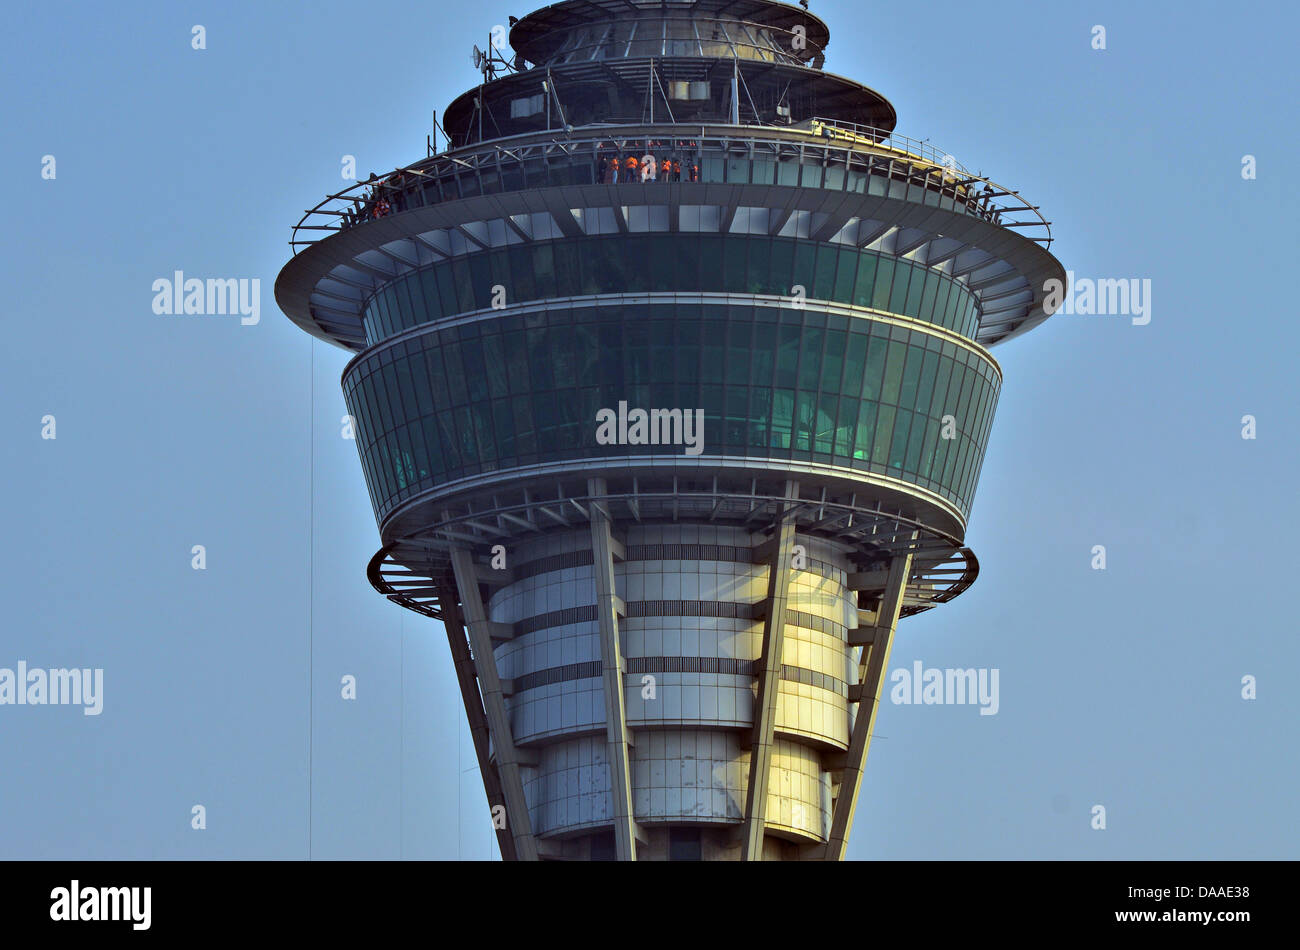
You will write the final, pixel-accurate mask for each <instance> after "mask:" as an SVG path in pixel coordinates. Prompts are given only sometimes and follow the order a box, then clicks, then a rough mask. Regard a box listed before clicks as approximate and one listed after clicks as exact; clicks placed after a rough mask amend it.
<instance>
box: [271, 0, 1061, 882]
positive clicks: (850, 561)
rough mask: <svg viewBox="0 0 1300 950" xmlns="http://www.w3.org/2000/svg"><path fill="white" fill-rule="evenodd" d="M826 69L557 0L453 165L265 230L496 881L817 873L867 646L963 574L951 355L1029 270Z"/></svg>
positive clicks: (698, 5) (670, 23)
mask: <svg viewBox="0 0 1300 950" xmlns="http://www.w3.org/2000/svg"><path fill="white" fill-rule="evenodd" d="M828 41H829V31H828V30H827V29H826V26H825V24H823V23H822V21H820V20H819V19H817V18H816V17H813V16H812V15H810V14H808V13H807V11H804V10H802V9H799V8H797V7H792V6H788V5H786V4H781V3H774V2H770V0H727V2H724V0H668V2H660V0H654V2H649V0H618V2H614V0H570V2H564V3H558V4H554V5H552V6H550V7H546V8H544V9H542V10H539V11H537V12H535V13H533V14H530V15H529V16H527V17H525V18H523V19H522V20H520V21H518V22H517V23H516V24H515V25H514V27H513V30H512V32H511V42H512V44H513V46H514V47H515V49H516V50H517V51H518V54H519V55H518V56H517V58H516V60H515V63H514V66H515V69H514V70H513V71H511V72H510V73H509V74H508V75H506V76H504V77H502V78H496V79H494V80H492V81H489V82H486V83H485V84H484V85H483V86H482V87H480V88H479V89H477V90H475V91H473V92H471V93H467V94H465V95H464V96H462V97H461V98H460V99H458V100H456V102H454V103H453V104H452V106H451V108H449V109H448V110H447V113H446V115H445V121H446V126H447V131H448V133H449V135H450V137H451V139H452V142H453V144H454V145H455V146H456V147H455V148H453V149H452V151H450V152H447V153H443V154H441V155H433V156H430V157H429V158H427V159H425V160H422V161H420V162H417V163H415V164H414V165H411V166H408V167H407V168H405V169H402V170H399V172H396V173H394V174H393V175H391V176H388V177H387V178H385V179H383V180H382V181H377V182H371V183H370V184H369V186H368V192H367V193H366V195H365V196H364V197H358V194H357V193H354V194H351V195H345V196H334V198H339V199H341V201H342V203H340V202H335V203H334V204H328V201H327V203H323V204H322V205H321V206H319V207H318V209H316V211H315V212H313V213H309V215H308V218H307V219H304V223H303V224H300V226H299V230H298V231H296V232H295V234H296V235H297V234H298V233H307V232H308V231H310V230H311V229H316V230H318V231H325V232H328V234H327V236H326V237H325V238H324V239H322V240H316V239H315V238H316V235H315V234H314V233H313V234H312V235H311V239H310V240H302V241H299V240H298V239H297V237H295V241H296V242H297V243H296V244H295V247H298V246H299V245H302V246H305V247H306V249H305V250H303V251H302V252H301V253H298V254H297V256H296V257H295V258H294V259H293V260H292V261H291V262H290V263H289V264H288V265H287V266H286V267H285V269H284V271H283V272H282V274H281V276H280V279H279V280H278V281H277V287H276V294H277V299H278V300H279V302H280V304H281V306H282V307H283V308H284V309H285V311H286V313H288V314H289V315H290V317H291V318H292V319H294V320H295V322H297V323H298V324H299V325H300V326H302V327H303V328H304V329H307V330H308V331H309V332H311V333H314V334H316V335H318V336H321V337H323V338H325V339H329V340H331V341H332V342H335V343H337V344H339V345H342V346H345V347H347V348H349V349H352V350H355V351H358V355H357V356H356V357H355V358H354V359H353V360H352V361H351V362H350V363H349V364H348V366H347V368H346V370H345V371H344V374H343V389H344V395H345V399H346V401H347V406H348V410H349V412H350V413H351V414H352V416H353V417H354V418H355V420H356V439H357V446H358V450H359V453H360V456H361V461H362V467H363V470H364V472H365V478H366V484H367V486H368V488H369V491H370V496H371V500H372V503H373V505H374V509H375V514H376V518H377V521H378V522H379V525H380V531H381V535H382V537H383V542H384V545H385V546H384V548H383V550H381V552H380V553H379V554H378V555H376V558H375V559H374V560H373V561H372V563H371V571H370V574H371V580H372V583H374V584H375V585H376V587H378V588H379V589H380V590H381V591H382V592H383V593H385V594H386V595H387V596H389V597H390V598H391V599H393V600H395V601H396V602H398V603H400V604H403V605H404V606H407V607H410V608H411V609H415V610H418V611H420V612H421V613H424V614H427V615H430V616H436V617H440V618H442V619H443V620H444V622H445V623H446V626H447V629H448V635H449V637H450V642H451V646H452V653H453V657H454V658H455V659H456V662H457V670H458V675H459V676H460V683H461V688H462V692H463V698H464V701H465V706H466V711H467V714H468V716H469V720H470V725H471V729H472V731H473V732H474V735H475V739H476V751H477V753H478V755H479V762H480V766H481V768H482V770H483V774H484V782H485V788H486V790H487V794H488V798H489V803H490V804H491V805H492V806H493V808H494V809H500V814H503V815H505V816H506V820H505V821H503V822H499V823H498V839H499V841H500V844H501V850H502V854H503V856H505V857H507V858H532V857H535V856H539V855H540V856H543V857H556V858H579V859H581V858H602V857H610V858H614V857H617V858H669V859H673V858H703V859H714V858H716V859H727V858H745V859H764V858H766V859H780V858H830V859H835V858H840V857H842V856H843V854H844V846H845V841H846V839H847V836H848V832H849V828H850V826H851V823H852V818H853V809H854V805H855V802H856V796H857V789H858V787H859V782H860V779H861V774H862V768H863V764H864V761H865V756H866V749H867V743H868V742H869V738H870V732H871V724H872V722H873V721H874V715H875V709H876V707H877V705H878V697H879V693H880V688H881V681H882V676H883V675H884V674H885V672H886V665H887V658H888V649H889V644H890V643H891V639H892V636H893V633H894V627H895V624H896V622H897V619H898V617H899V616H900V615H907V614H910V613H914V612H916V611H918V610H923V609H927V608H928V607H931V606H934V605H936V604H937V603H940V602H943V601H944V600H947V599H951V597H953V596H956V594H958V593H960V592H961V591H962V590H964V589H965V588H966V587H967V586H969V584H970V583H971V581H973V579H974V576H975V573H976V570H977V568H976V565H975V561H974V557H973V555H972V554H971V553H970V552H969V550H967V549H966V548H965V547H964V546H963V537H964V531H965V523H966V518H967V517H968V515H969V512H970V508H971V503H972V500H973V498H974V494H975V489H976V485H977V483H978V479H979V473H980V467H981V464H982V462H983V458H984V451H985V446H986V444H987V440H988V435H989V428H990V425H991V423H992V417H993V412H994V408H995V406H996V404H997V400H998V395H999V390H1000V387H1001V382H1002V377H1001V370H1000V368H999V367H998V365H997V363H996V362H995V361H994V359H993V358H992V356H991V355H990V354H989V352H988V350H987V348H986V347H987V346H989V345H991V344H993V343H996V342H999V341H1001V340H1003V339H1006V338H1008V337H1010V336H1012V335H1015V334H1017V333H1021V332H1024V331H1026V330H1028V329H1030V328H1032V327H1033V326H1035V325H1037V324H1038V323H1040V322H1041V321H1042V320H1044V319H1046V317H1047V316H1048V315H1049V314H1048V312H1047V311H1045V310H1044V298H1045V288H1044V282H1045V281H1046V280H1047V279H1049V278H1052V277H1063V269H1062V268H1061V266H1060V264H1059V263H1058V262H1057V261H1056V260H1055V258H1053V257H1052V256H1051V255H1050V254H1049V253H1048V252H1047V251H1046V249H1045V247H1044V244H1046V243H1047V242H1049V241H1050V234H1046V235H1045V236H1044V237H1041V238H1040V237H1038V236H1037V235H1036V234H1035V233H1033V232H1034V229H1035V228H1041V229H1042V231H1043V232H1046V230H1047V229H1046V223H1045V222H1043V220H1042V218H1041V216H1038V215H1037V209H1036V208H1034V207H1032V206H1029V205H1027V204H1025V202H1024V201H1023V199H1021V198H1020V197H1019V196H1018V195H1016V194H1015V193H1014V192H1011V191H1010V190H1008V189H1003V188H1001V187H999V186H996V185H994V184H993V183H992V182H990V181H988V180H987V179H983V178H980V177H978V176H974V175H971V174H970V173H969V172H968V171H966V170H965V169H964V168H962V167H961V166H960V165H958V164H957V163H956V162H954V161H953V160H952V159H951V158H950V157H949V156H943V155H941V154H939V153H937V152H935V151H933V150H931V149H929V148H928V147H926V146H923V145H922V144H921V143H917V142H914V141H913V140H910V139H903V138H902V137H900V136H897V135H895V134H894V133H893V132H892V129H893V122H894V112H893V108H892V107H891V106H890V105H889V103H888V102H887V101H885V100H884V99H883V98H882V97H881V96H879V94H877V93H875V92H873V91H871V90H869V89H867V88H866V87H864V86H861V85H860V84H857V83H853V82H851V81H849V80H845V79H841V78H839V77H833V76H829V75H828V74H825V73H823V72H821V70H820V64H821V60H822V50H823V48H824V47H825V46H826V44H827V42H828ZM486 120H490V121H486ZM482 121H486V126H484V127H482V128H481V127H480V123H481V122H482ZM854 123H865V124H867V125H869V126H870V127H864V126H863V125H858V124H854ZM647 158H649V159H652V161H651V162H647V161H646V159H647ZM651 164H652V165H653V166H654V172H653V173H650V172H646V171H643V170H642V169H643V168H644V167H645V166H646V165H651ZM1003 199H1005V200H1003ZM347 202H351V204H348V203H347ZM381 203H382V208H381ZM1025 212H1031V214H1029V215H1028V217H1027V219H1026V220H1021V219H1019V218H1016V215H1017V213H1020V214H1022V215H1023V214H1024V213H1025ZM328 215H334V216H335V217H326V216H328ZM321 220H323V221H325V222H327V223H325V224H314V223H307V222H308V221H311V222H315V221H321ZM304 229H306V230H304ZM953 565H956V566H953ZM495 813H496V812H494V814H495Z"/></svg>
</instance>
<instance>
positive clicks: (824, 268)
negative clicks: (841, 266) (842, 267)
mask: <svg viewBox="0 0 1300 950" xmlns="http://www.w3.org/2000/svg"><path fill="white" fill-rule="evenodd" d="M838 257H839V255H838V252H837V251H836V250H835V248H834V247H832V246H831V245H829V244H822V245H820V246H819V247H818V248H817V272H816V276H815V277H814V279H813V287H812V289H811V290H810V291H809V293H808V296H810V297H813V298H816V299H817V300H832V299H834V297H835V262H836V260H837V259H838Z"/></svg>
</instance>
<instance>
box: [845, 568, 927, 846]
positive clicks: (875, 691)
mask: <svg viewBox="0 0 1300 950" xmlns="http://www.w3.org/2000/svg"><path fill="white" fill-rule="evenodd" d="M911 573H912V555H911V554H905V555H903V556H902V557H896V558H894V559H893V560H892V561H890V562H889V576H888V579H887V580H886V582H885V591H884V594H883V595H882V597H881V600H880V609H879V610H878V611H877V612H876V622H875V626H874V629H873V630H872V631H871V634H870V639H871V644H870V646H864V647H863V648H862V659H861V661H860V663H859V672H858V682H859V684H860V688H859V689H857V690H854V691H853V693H852V695H850V700H852V699H853V698H854V696H857V697H858V711H857V716H856V717H855V718H854V720H853V732H852V734H851V736H850V738H849V750H848V752H846V753H845V754H844V771H843V776H842V778H841V779H840V793H839V797H837V798H836V799H835V806H834V808H833V810H832V812H831V831H830V836H829V838H828V840H827V842H826V849H825V851H824V856H825V858H826V860H828V861H842V860H844V850H845V847H846V846H847V844H848V840H849V831H850V830H852V828H853V813H854V811H855V810H856V808H857V804H858V790H859V788H861V786H862V774H863V771H864V770H865V769H866V765H867V750H868V749H869V748H870V747H871V734H872V732H873V731H874V730H875V728H876V713H877V712H878V711H879V709H880V693H881V690H883V689H884V683H885V669H886V667H887V666H888V664H889V651H890V650H891V649H892V648H893V645H894V630H895V629H896V628H897V627H898V617H899V613H900V612H901V611H902V609H903V594H904V593H905V592H906V590H907V579H908V577H909V576H910V575H911ZM860 633H862V634H863V637H862V638H863V639H866V637H865V632H864V631H860Z"/></svg>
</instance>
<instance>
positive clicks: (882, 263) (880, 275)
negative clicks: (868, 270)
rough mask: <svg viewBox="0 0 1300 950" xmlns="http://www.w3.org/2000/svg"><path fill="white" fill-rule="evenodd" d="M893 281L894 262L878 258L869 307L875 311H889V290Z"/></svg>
mask: <svg viewBox="0 0 1300 950" xmlns="http://www.w3.org/2000/svg"><path fill="white" fill-rule="evenodd" d="M893 280H894V262H893V261H891V260H889V259H887V258H883V257H882V258H880V259H879V260H877V262H876V284H875V289H874V290H873V291H872V294H871V306H872V307H873V308H875V309H876V310H888V309H889V288H890V286H891V285H892V284H893Z"/></svg>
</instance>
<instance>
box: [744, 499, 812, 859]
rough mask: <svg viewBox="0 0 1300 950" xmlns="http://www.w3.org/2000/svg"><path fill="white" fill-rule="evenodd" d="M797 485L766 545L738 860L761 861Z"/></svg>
mask: <svg viewBox="0 0 1300 950" xmlns="http://www.w3.org/2000/svg"><path fill="white" fill-rule="evenodd" d="M798 495H799V485H798V483H797V482H786V489H785V497H786V499H787V501H786V503H784V504H783V505H782V506H781V510H780V513H779V514H778V516H777V522H776V530H775V532H774V533H773V535H772V538H771V539H770V540H769V541H767V542H766V544H768V545H771V552H770V556H769V557H768V578H767V599H766V600H765V601H764V619H763V654H762V656H761V657H760V658H759V664H758V698H757V700H756V702H755V705H754V727H753V735H752V739H751V742H750V752H749V787H748V789H747V790H746V792H745V825H744V839H743V842H742V845H741V859H742V860H744V861H761V860H763V831H764V828H765V826H766V820H767V785H768V776H769V774H770V772H771V766H772V743H773V741H774V735H775V732H776V710H777V704H778V698H779V696H780V693H781V660H782V651H783V650H784V648H785V607H786V600H787V599H788V597H789V593H790V561H791V557H792V555H793V552H794V522H793V520H791V519H789V518H788V517H787V514H788V512H789V509H790V504H789V500H790V499H794V498H797V497H798Z"/></svg>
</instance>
